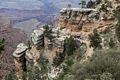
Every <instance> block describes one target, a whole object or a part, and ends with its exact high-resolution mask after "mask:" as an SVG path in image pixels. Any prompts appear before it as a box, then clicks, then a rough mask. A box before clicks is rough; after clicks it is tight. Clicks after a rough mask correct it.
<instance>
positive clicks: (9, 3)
mask: <svg viewBox="0 0 120 80" xmlns="http://www.w3.org/2000/svg"><path fill="white" fill-rule="evenodd" d="M42 5H43V3H41V2H40V1H39V0H0V8H15V9H40V7H41V6H42Z"/></svg>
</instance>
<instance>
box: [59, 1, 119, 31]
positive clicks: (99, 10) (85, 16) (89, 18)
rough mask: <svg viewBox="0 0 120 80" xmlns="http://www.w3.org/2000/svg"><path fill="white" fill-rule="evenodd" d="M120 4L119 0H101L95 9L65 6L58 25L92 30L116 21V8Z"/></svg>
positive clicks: (77, 29) (72, 28) (80, 29)
mask: <svg viewBox="0 0 120 80" xmlns="http://www.w3.org/2000/svg"><path fill="white" fill-rule="evenodd" d="M117 6H119V1H117V0H108V1H105V0H103V1H101V3H100V4H99V5H97V6H96V8H95V9H92V8H90V9H88V8H82V9H81V8H63V9H62V10H61V11H60V17H59V21H58V27H60V28H62V29H63V28H66V29H69V30H70V31H73V32H80V31H84V32H90V31H93V30H94V29H95V28H101V27H103V26H106V25H110V24H112V23H113V22H114V16H113V14H114V10H115V9H116V7H117Z"/></svg>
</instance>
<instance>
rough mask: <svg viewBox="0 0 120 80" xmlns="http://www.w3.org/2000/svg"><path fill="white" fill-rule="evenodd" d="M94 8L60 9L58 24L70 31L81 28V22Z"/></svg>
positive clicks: (85, 19)
mask: <svg viewBox="0 0 120 80" xmlns="http://www.w3.org/2000/svg"><path fill="white" fill-rule="evenodd" d="M95 11H96V9H89V8H63V9H62V10H61V11H60V18H59V23H58V26H59V27H61V28H67V29H70V30H71V31H80V30H82V26H83V24H82V23H83V22H85V21H87V17H88V14H89V13H91V12H95Z"/></svg>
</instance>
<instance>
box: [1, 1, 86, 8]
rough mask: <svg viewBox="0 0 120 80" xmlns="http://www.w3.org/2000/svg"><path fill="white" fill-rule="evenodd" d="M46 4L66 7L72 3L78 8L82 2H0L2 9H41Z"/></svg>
mask: <svg viewBox="0 0 120 80" xmlns="http://www.w3.org/2000/svg"><path fill="white" fill-rule="evenodd" d="M86 1H88V0H86ZM45 2H49V3H53V4H54V5H56V6H65V5H67V4H68V3H69V2H70V3H71V4H73V5H74V6H76V5H77V4H78V3H79V2H80V0H0V8H10V9H11V8H12V9H29V10H30V9H31V10H32V9H40V8H41V7H42V6H43V5H44V3H45Z"/></svg>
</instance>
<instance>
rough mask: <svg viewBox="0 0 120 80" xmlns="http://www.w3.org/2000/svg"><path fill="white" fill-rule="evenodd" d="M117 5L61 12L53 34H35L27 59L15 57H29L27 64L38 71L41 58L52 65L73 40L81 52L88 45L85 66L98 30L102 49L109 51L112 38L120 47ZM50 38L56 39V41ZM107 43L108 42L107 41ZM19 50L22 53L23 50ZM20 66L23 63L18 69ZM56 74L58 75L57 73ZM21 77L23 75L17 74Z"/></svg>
mask: <svg viewBox="0 0 120 80" xmlns="http://www.w3.org/2000/svg"><path fill="white" fill-rule="evenodd" d="M117 2H118V1H116V0H115V1H113V2H112V0H109V1H107V2H106V1H104V0H103V1H101V3H99V5H96V8H95V9H93V8H63V9H62V10H61V11H60V17H59V21H58V26H56V27H54V28H52V29H50V31H51V32H52V33H50V34H47V35H46V33H45V32H46V31H45V28H40V29H38V30H34V31H33V33H32V35H31V43H32V45H31V49H27V50H25V52H24V54H25V55H24V56H22V55H21V54H22V53H23V52H21V53H20V54H17V53H16V51H15V52H14V54H17V55H19V58H21V57H23V58H24V57H25V58H26V61H28V62H29V63H31V62H33V65H34V66H37V67H39V66H38V65H39V59H40V57H41V56H45V57H46V58H47V59H48V61H49V63H50V65H51V64H52V63H53V60H54V57H56V55H58V54H63V53H64V51H65V44H64V43H65V39H66V38H69V37H70V36H72V37H73V38H74V40H75V41H76V42H77V44H78V45H79V48H80V47H81V46H83V45H82V44H84V45H85V47H84V48H83V49H84V58H83V59H82V60H81V61H80V62H81V63H83V62H85V61H87V59H88V58H89V57H91V56H92V54H93V52H94V50H93V47H90V40H89V35H91V34H93V31H94V30H97V31H98V34H100V37H101V38H102V43H101V45H102V48H103V49H108V48H109V47H108V45H107V44H108V42H109V40H110V39H111V38H112V39H113V38H115V41H116V44H117V40H116V37H115V28H114V26H115V21H116V19H115V17H114V10H115V9H116V7H117V6H119V3H117ZM47 29H48V28H47ZM107 29H110V30H109V31H108V33H112V32H113V34H111V36H110V35H109V36H110V37H109V36H108V35H107V33H105V31H106V30H107ZM48 30H49V29H48ZM48 35H49V36H48ZM50 36H52V38H51V37H50ZM107 39H108V41H106V40H107ZM24 47H25V45H24ZM17 48H19V47H17ZM17 50H18V52H19V49H17ZM23 50H24V49H23ZM13 56H14V55H13ZM14 57H16V56H14ZM17 58H18V57H17ZM19 58H18V59H19ZM15 61H16V60H15ZM21 63H22V62H20V64H21ZM18 64H19V60H18V62H17V63H16V64H15V65H18ZM18 68H21V67H18ZM51 68H52V67H51ZM19 70H20V69H19ZM53 72H54V73H55V74H57V73H56V72H55V71H53ZM57 72H60V71H57ZM17 73H20V72H19V71H17ZM51 73H52V71H51V72H49V74H51ZM57 75H58V74H57ZM57 75H55V76H54V77H56V76H57ZM21 76H22V75H21ZM49 76H50V75H49Z"/></svg>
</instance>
